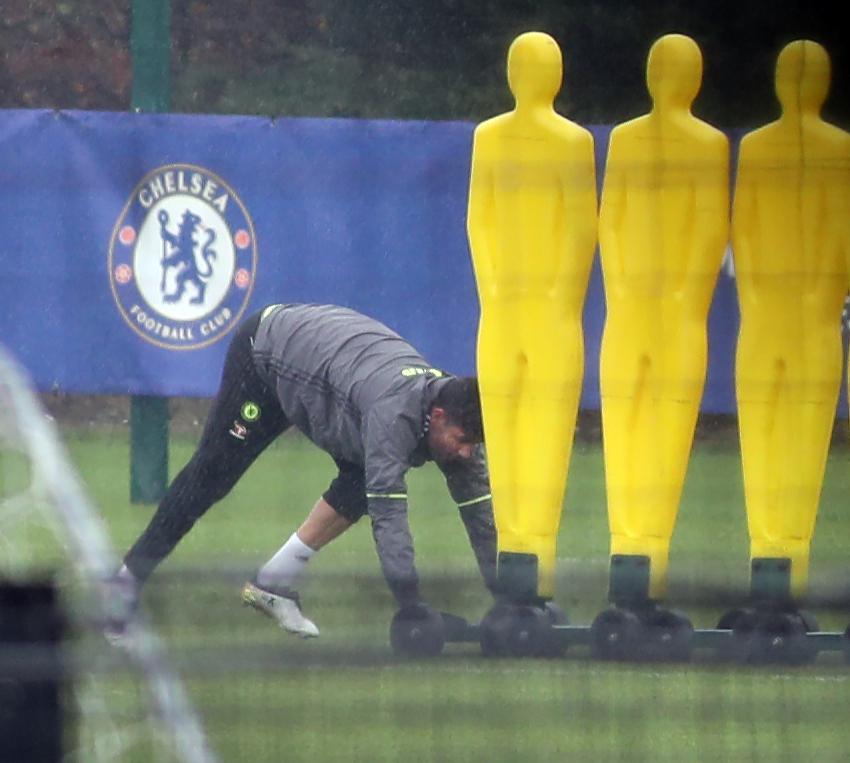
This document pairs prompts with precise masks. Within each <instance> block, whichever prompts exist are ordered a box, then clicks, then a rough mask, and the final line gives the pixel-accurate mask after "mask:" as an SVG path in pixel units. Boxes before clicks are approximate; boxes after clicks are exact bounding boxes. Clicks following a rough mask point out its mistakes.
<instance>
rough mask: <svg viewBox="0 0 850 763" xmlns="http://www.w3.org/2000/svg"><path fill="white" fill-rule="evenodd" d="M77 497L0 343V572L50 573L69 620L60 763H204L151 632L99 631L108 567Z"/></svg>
mask: <svg viewBox="0 0 850 763" xmlns="http://www.w3.org/2000/svg"><path fill="white" fill-rule="evenodd" d="M116 567H117V561H116V556H115V554H114V553H113V551H112V548H111V544H110V541H109V536H108V533H107V531H106V527H105V525H104V523H103V521H102V520H101V517H100V515H99V514H98V512H97V510H96V509H95V508H94V507H93V506H92V504H91V502H90V500H89V499H88V497H87V496H86V494H85V492H84V490H83V488H82V486H81V483H80V481H79V479H78V477H77V475H76V472H75V470H74V468H73V467H72V466H71V464H70V461H69V459H68V457H67V455H66V453H65V451H64V448H63V446H62V445H61V442H60V439H59V436H58V433H57V431H56V428H55V426H54V424H53V422H52V421H51V420H50V418H49V417H48V416H47V415H46V414H45V412H44V410H43V409H42V407H41V405H40V404H39V402H38V400H37V398H36V396H35V395H34V394H33V392H32V390H31V387H30V385H29V383H28V380H27V377H26V374H25V373H24V372H23V370H22V369H21V368H20V366H19V365H18V364H17V363H16V362H15V361H14V360H13V359H12V358H11V357H10V356H9V355H8V353H7V352H6V351H5V350H4V349H3V348H2V346H0V578H6V579H12V580H25V579H28V578H32V577H43V576H44V575H45V573H46V572H49V574H50V575H51V576H52V577H53V578H54V579H55V580H56V582H57V583H58V585H59V587H60V590H61V593H62V600H63V604H64V608H65V610H66V612H67V615H68V617H69V618H70V620H71V624H70V625H71V627H70V632H71V633H72V638H70V639H69V640H68V643H67V646H66V648H65V650H64V654H65V659H66V661H67V664H68V665H69V666H70V669H71V676H72V680H71V682H70V689H71V693H72V694H73V701H71V702H69V708H68V709H69V712H70V714H71V717H74V716H76V718H75V723H74V725H75V728H74V729H73V731H72V733H71V734H69V740H68V744H67V747H68V750H67V754H66V760H67V761H68V763H71V761H73V762H74V763H106V762H107V761H108V762H110V763H116V762H118V761H136V760H139V761H142V760H146V761H153V760H155V761H157V763H159V762H160V761H163V762H165V761H175V762H176V763H213V762H214V761H215V760H216V758H215V756H214V755H213V753H212V752H211V751H210V749H209V747H208V744H207V741H206V737H205V734H204V732H203V729H202V727H201V724H200V721H199V719H198V717H197V715H196V713H195V711H194V709H193V707H192V705H191V704H190V702H189V700H188V698H187V696H186V693H185V691H184V688H183V685H182V682H181V681H180V679H179V677H178V675H177V674H176V673H175V672H174V671H173V670H172V669H171V668H170V667H169V664H168V661H167V659H166V654H165V650H164V648H163V645H162V643H161V642H160V640H159V638H158V637H157V636H156V635H155V634H154V633H153V631H152V630H151V628H150V627H149V626H148V625H147V624H146V623H145V621H144V618H142V617H140V618H139V620H138V621H137V624H136V626H135V628H134V630H133V637H132V639H129V640H128V642H127V644H126V647H125V648H124V649H122V650H117V649H115V648H112V647H110V646H109V645H108V644H107V642H106V641H105V639H104V638H103V636H102V633H101V628H102V624H103V623H104V622H105V620H106V615H107V612H106V608H107V607H108V606H109V601H108V598H106V597H104V595H103V594H104V589H103V583H102V581H104V580H105V579H106V578H108V577H109V576H110V575H111V574H112V573H113V572H114V571H115V569H116Z"/></svg>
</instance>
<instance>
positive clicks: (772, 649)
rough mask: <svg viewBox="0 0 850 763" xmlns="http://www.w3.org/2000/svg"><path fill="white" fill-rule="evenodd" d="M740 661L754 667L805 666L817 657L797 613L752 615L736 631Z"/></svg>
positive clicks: (755, 613) (754, 613) (734, 630)
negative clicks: (777, 665)
mask: <svg viewBox="0 0 850 763" xmlns="http://www.w3.org/2000/svg"><path fill="white" fill-rule="evenodd" d="M733 639H734V640H735V642H736V646H735V649H736V654H737V658H738V659H739V660H740V661H741V662H746V663H749V664H752V665H776V664H782V665H804V664H805V663H807V662H810V661H811V660H812V659H814V657H815V656H816V655H817V652H816V651H815V650H814V649H813V648H812V646H811V644H810V643H809V642H808V641H807V639H806V625H805V623H804V622H803V618H802V617H800V615H799V614H798V613H797V612H752V613H749V614H748V615H747V616H745V617H742V618H739V620H738V622H737V623H736V625H735V627H734V628H733Z"/></svg>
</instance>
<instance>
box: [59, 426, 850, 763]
mask: <svg viewBox="0 0 850 763" xmlns="http://www.w3.org/2000/svg"><path fill="white" fill-rule="evenodd" d="M124 434H125V433H123V432H121V431H114V432H112V433H111V434H108V435H98V434H91V433H89V434H79V433H77V434H72V433H69V437H68V441H67V444H68V447H69V450H70V453H71V455H72V458H73V460H74V462H75V463H76V465H77V466H78V468H79V470H80V473H81V474H82V476H83V478H84V480H85V482H86V484H87V486H88V489H89V492H90V494H91V495H92V497H93V498H94V501H95V503H96V504H97V506H98V507H100V509H101V510H102V512H103V515H104V517H105V519H106V521H107V523H108V526H109V528H110V531H111V533H112V537H113V541H114V543H115V546H116V549H117V550H118V552H119V553H123V551H124V550H125V549H126V547H127V546H128V545H129V544H130V543H131V542H132V541H133V539H134V538H135V537H136V535H137V534H138V532H139V531H141V529H142V528H143V527H144V525H145V524H146V522H147V520H148V518H149V516H150V515H151V512H152V507H145V506H133V505H130V504H129V501H128V478H127V469H128V458H129V456H128V451H127V445H126V439H127V437H125V436H124ZM732 442H734V441H732ZM192 446H193V442H192V441H190V440H189V439H176V440H174V441H173V442H172V450H171V464H172V472H174V470H175V469H176V468H179V466H181V465H182V464H183V463H184V462H185V461H186V460H187V459H188V457H189V455H190V453H191V449H192ZM332 468H333V464H332V462H331V461H330V459H329V458H328V457H327V456H325V455H324V454H322V453H320V452H318V451H317V450H316V449H315V448H313V447H312V446H311V445H309V444H308V443H306V442H305V441H304V440H303V439H300V438H299V437H297V436H293V437H290V436H286V437H284V438H282V439H281V440H280V441H279V442H278V443H276V444H275V445H274V446H273V447H272V448H271V449H270V450H269V451H268V452H267V453H266V454H264V455H263V457H262V458H261V459H260V460H259V461H258V462H257V463H256V464H255V465H254V466H253V467H252V468H251V470H250V471H249V472H248V474H247V475H246V476H245V478H244V479H243V480H242V482H241V483H240V484H239V485H238V486H237V487H236V489H235V490H234V491H233V492H232V494H231V495H230V496H228V497H227V498H226V499H225V501H223V502H222V503H221V504H219V505H218V506H216V507H214V508H213V509H212V510H211V511H210V512H209V513H208V515H207V516H206V517H205V518H204V519H203V520H201V522H200V523H199V524H198V525H197V526H196V527H195V529H194V530H193V531H192V532H191V533H190V534H189V536H187V537H186V539H185V540H184V542H183V543H182V544H181V545H180V546H178V548H177V550H176V551H175V553H174V554H173V555H172V557H170V558H169V559H168V560H167V561H166V562H165V563H164V564H163V565H162V567H160V569H159V570H158V572H157V573H156V574H155V576H154V578H153V579H152V580H151V584H150V586H149V588H148V589H147V590H146V592H145V598H144V603H145V606H146V608H147V610H148V611H149V612H150V613H151V616H152V618H153V620H154V623H155V624H156V626H157V627H158V629H159V630H160V632H161V633H162V634H163V635H164V636H165V637H166V639H167V641H168V643H169V645H170V646H171V647H172V649H173V653H174V656H175V663H176V664H177V665H178V666H179V667H180V668H181V672H182V673H183V675H184V677H185V679H186V681H187V684H188V686H189V689H190V693H191V696H192V698H193V699H194V701H195V702H196V704H197V706H198V708H199V710H200V712H201V714H202V717H203V721H204V724H205V727H206V729H207V731H208V733H209V735H210V738H211V741H212V744H213V747H214V748H215V749H216V750H217V752H218V753H219V755H220V756H221V758H222V760H223V761H228V762H230V761H233V762H234V763H235V762H237V761H250V762H251V763H261V762H264V761H268V762H269V763H272V762H274V763H277V762H278V761H312V762H313V763H317V762H320V761H479V760H480V761H492V762H494V763H495V762H499V761H505V763H507V762H508V761H520V760H527V761H577V760H582V761H584V760H586V761H614V760H618V761H620V760H621V761H643V760H647V761H650V760H652V761H655V760H670V761H674V760H675V761H703V760H705V761H708V760H711V761H726V760H729V761H732V760H734V761H738V760H741V761H762V760H763V761H771V762H772V763H773V762H775V761H784V760H787V761H792V760H793V761H800V760H816V761H820V762H823V761H839V760H846V759H847V758H848V754H849V753H848V750H850V724H848V723H847V721H846V718H847V705H848V700H850V667H848V666H847V665H845V664H844V662H843V659H841V658H840V657H839V655H837V654H835V655H830V654H824V655H821V657H820V658H819V660H818V662H817V663H816V664H814V665H811V666H807V667H804V668H781V667H767V668H748V667H741V666H735V665H728V664H722V663H719V662H716V661H712V660H711V659H707V660H700V661H698V662H697V661H695V662H693V663H691V664H689V665H649V664H604V663H597V662H593V661H590V660H588V659H586V654H582V653H581V652H580V650H574V651H571V652H569V653H568V655H567V656H566V657H565V658H564V659H559V660H554V661H553V660H527V661H519V660H488V659H484V658H483V657H481V655H480V652H479V650H478V648H477V647H476V646H475V645H449V646H448V647H447V649H446V651H445V653H444V655H442V656H441V657H440V658H438V659H436V660H431V661H401V660H397V659H395V658H393V657H392V656H391V654H390V651H389V647H388V643H387V628H388V624H389V620H390V618H391V616H392V613H393V609H394V608H393V605H392V602H391V600H390V596H389V593H388V592H387V591H386V588H385V586H384V584H383V582H382V581H381V579H380V574H379V569H378V563H377V558H376V555H375V552H374V548H373V545H372V539H371V535H370V532H369V528H368V523H367V522H362V523H360V524H359V525H358V526H356V527H355V528H353V529H352V531H351V532H349V533H348V534H347V535H346V536H344V537H342V538H340V539H339V540H338V541H336V542H335V543H334V544H333V545H332V546H329V547H328V548H327V549H326V550H325V551H324V552H322V553H321V554H320V555H319V556H317V557H316V559H315V560H314V561H313V562H312V563H311V578H310V582H309V584H308V585H307V586H306V588H305V590H304V592H303V598H304V603H305V607H306V609H307V611H308V612H309V614H310V615H311V616H312V617H313V618H314V619H315V620H316V622H317V623H318V624H319V627H320V628H321V629H322V637H321V638H320V639H318V640H316V641H312V642H301V641H298V640H295V639H292V638H290V637H287V636H285V635H284V634H282V633H280V632H279V631H277V630H276V628H275V627H274V626H273V624H272V623H271V621H268V620H265V619H263V618H262V617H260V616H259V615H257V614H256V613H254V612H251V611H249V610H246V609H244V608H242V607H241V606H240V603H239V597H238V593H239V587H240V584H241V582H242V580H244V579H245V577H246V576H247V575H249V574H251V573H252V572H253V571H254V569H255V568H256V566H257V565H259V564H260V563H261V562H263V561H264V560H265V559H266V558H267V557H268V556H270V555H271V554H272V553H273V552H274V551H275V550H276V549H277V548H278V547H279V545H280V544H281V543H282V542H283V540H285V538H286V537H288V535H289V534H290V533H291V532H292V531H293V529H295V527H296V526H297V524H298V522H299V521H300V520H301V519H302V518H303V516H304V515H305V513H306V511H307V509H308V508H309V507H310V506H311V505H312V503H313V501H314V500H315V498H316V497H317V496H318V495H319V493H320V492H321V491H322V490H323V489H324V487H325V486H326V484H327V482H328V480H329V479H330V477H331V476H332ZM408 486H409V492H410V504H411V509H410V519H411V525H412V529H413V532H414V536H415V540H416V551H417V564H418V568H419V571H420V576H421V578H422V581H423V591H424V593H425V595H426V596H427V598H428V599H429V600H430V601H431V603H433V604H434V605H435V606H437V607H439V608H443V609H447V610H449V611H454V612H456V613H458V614H463V615H465V616H467V617H469V618H470V619H478V618H479V617H480V616H481V615H482V614H483V613H484V612H485V611H486V609H487V607H488V603H489V600H488V596H487V594H486V593H485V592H484V590H483V587H482V586H481V584H480V582H479V580H478V577H477V573H476V571H475V567H474V561H473V558H472V554H471V552H470V550H469V548H468V545H467V542H466V538H465V535H464V532H463V527H462V524H461V522H460V520H459V518H458V517H457V515H456V512H455V510H454V508H453V506H452V503H451V501H450V499H449V497H448V494H447V492H446V490H445V487H444V484H443V483H442V480H441V478H440V475H439V473H438V471H437V470H436V469H435V468H434V467H432V466H431V467H429V466H426V467H424V468H423V469H419V470H414V471H413V472H412V473H411V474H410V477H409V485H408ZM848 496H850V452H848V449H847V447H846V444H840V445H839V446H837V447H835V448H833V452H832V455H831V457H830V462H829V467H828V472H827V479H826V484H825V486H824V494H823V499H822V504H821V510H820V513H819V518H818V526H817V531H816V534H815V540H814V544H813V549H812V567H811V586H812V591H813V592H815V593H816V592H818V591H833V590H835V588H836V587H839V588H840V586H841V585H842V584H845V585H846V583H847V572H848V567H850V563H848V550H850V499H849V498H848ZM607 548H608V533H607V524H606V516H605V504H604V485H603V470H602V458H601V452H600V448H599V446H598V445H597V444H587V443H582V442H578V443H577V444H576V448H575V451H574V456H573V461H572V464H571V469H570V476H569V485H568V490H567V498H566V501H565V510H564V515H563V520H562V525H561V533H560V537H559V557H560V560H559V580H558V593H557V595H556V601H557V603H559V604H560V605H561V606H563V607H564V608H565V609H566V610H567V612H568V614H569V615H570V618H571V621H572V622H574V623H588V622H590V621H591V620H592V618H593V616H594V615H595V614H596V613H597V612H598V611H600V610H601V609H602V608H604V606H605V594H606V585H607V564H608V559H607ZM746 578H747V537H746V517H745V514H744V510H743V497H742V486H741V476H740V463H739V460H738V453H737V449H736V447H735V446H734V444H729V443H725V444H724V442H723V441H719V442H698V443H697V444H696V446H695V450H694V455H693V458H692V461H691V466H690V470H689V474H688V480H687V484H686V489H685V495H684V498H683V503H682V507H681V511H680V513H679V519H678V524H677V530H676V533H675V535H674V540H673V546H672V552H671V561H670V592H669V599H670V603H671V604H673V605H675V606H678V607H679V608H680V609H683V610H685V611H686V612H687V613H688V615H689V616H690V617H691V618H692V620H693V621H694V624H695V625H696V626H697V627H710V626H712V625H713V624H714V622H715V621H716V619H717V617H718V615H719V614H720V613H721V612H722V611H723V610H724V608H725V607H726V606H727V603H726V602H724V601H723V600H722V596H719V595H718V592H722V591H724V590H725V591H728V592H729V595H730V596H731V597H732V598H734V596H735V595H738V594H741V593H743V592H744V591H745V590H746V585H747V579H746ZM845 590H846V589H845ZM734 603H736V602H735V601H732V600H730V601H729V602H728V605H732V604H734ZM816 614H818V616H819V618H820V620H821V626H822V627H828V628H836V629H837V628H840V629H842V630H843V629H844V628H845V627H846V626H847V620H848V618H850V612H836V611H831V612H824V613H821V612H817V611H816Z"/></svg>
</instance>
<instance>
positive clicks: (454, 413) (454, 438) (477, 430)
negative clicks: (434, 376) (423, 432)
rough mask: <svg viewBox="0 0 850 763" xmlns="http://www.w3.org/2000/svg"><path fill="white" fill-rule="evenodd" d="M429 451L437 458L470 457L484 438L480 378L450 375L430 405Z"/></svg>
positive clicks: (448, 459) (454, 458) (456, 458)
mask: <svg viewBox="0 0 850 763" xmlns="http://www.w3.org/2000/svg"><path fill="white" fill-rule="evenodd" d="M430 416H431V423H430V425H429V427H428V435H427V437H428V450H429V451H430V452H431V456H432V457H433V458H434V460H435V461H438V462H446V461H455V460H458V459H467V458H470V457H471V456H472V454H473V452H474V451H475V446H476V445H477V444H478V443H480V442H483V441H484V425H483V423H482V421H481V398H480V395H479V392H478V379H476V378H475V377H473V376H465V377H460V378H450V379H448V380H447V381H446V383H445V384H443V386H442V387H441V388H440V391H439V393H438V394H437V397H436V399H435V400H434V402H433V404H432V405H431V412H430Z"/></svg>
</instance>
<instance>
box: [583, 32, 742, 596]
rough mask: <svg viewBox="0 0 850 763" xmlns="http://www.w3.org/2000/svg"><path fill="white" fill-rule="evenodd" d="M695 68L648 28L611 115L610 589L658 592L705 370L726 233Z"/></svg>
mask: <svg viewBox="0 0 850 763" xmlns="http://www.w3.org/2000/svg"><path fill="white" fill-rule="evenodd" d="M701 81H702V55H701V53H700V50H699V47H698V46H697V44H696V43H695V42H694V41H693V40H692V39H690V38H689V37H685V36H683V35H678V34H670V35H665V36H664V37H661V38H660V39H658V40H657V41H656V42H655V43H654V44H653V46H652V49H651V50H650V53H649V58H648V62H647V84H648V87H649V92H650V95H651V96H652V101H653V105H652V109H651V111H650V112H649V113H648V114H645V115H644V116H641V117H638V118H636V119H633V120H631V121H629V122H625V123H623V124H621V125H619V126H617V127H616V128H614V130H613V131H612V133H611V139H610V144H609V148H608V160H607V165H606V171H605V181H604V185H603V190H602V201H601V208H600V218H599V243H600V252H601V257H602V271H603V276H604V281H605V295H606V303H607V316H606V322H605V330H604V334H603V339H602V349H601V358H600V382H601V393H602V424H603V435H604V448H605V478H606V487H607V493H608V518H609V524H610V530H611V556H612V559H611V561H612V566H611V587H610V597H611V599H612V600H613V601H615V602H616V601H618V600H619V599H624V598H625V599H631V598H637V599H643V598H650V599H657V598H660V597H662V596H663V594H664V589H665V585H666V576H667V559H668V551H669V547H670V539H671V536H672V534H673V528H674V526H675V523H676V514H677V512H678V507H679V500H680V497H681V493H682V486H683V484H684V480H685V472H686V469H687V464H688V458H689V455H690V449H691V443H692V440H693V433H694V427H695V424H696V418H697V413H698V410H699V403H700V399H701V397H702V391H703V386H704V382H705V372H706V362H707V361H706V357H707V341H706V321H707V317H708V309H709V306H710V303H711V295H712V292H713V290H714V285H715V281H716V278H717V273H718V271H719V269H720V264H721V262H722V259H723V253H724V250H725V246H726V243H727V238H728V232H729V225H728V217H729V190H728V189H729V147H728V140H727V139H726V137H725V135H723V133H721V132H720V131H719V130H717V129H715V128H714V127H712V126H710V125H708V124H706V123H705V122H703V121H701V120H699V119H697V118H696V117H695V116H693V114H692V113H691V104H692V102H693V100H694V98H695V97H696V95H697V92H698V91H699V88H700V84H701ZM647 563H648V564H647Z"/></svg>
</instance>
